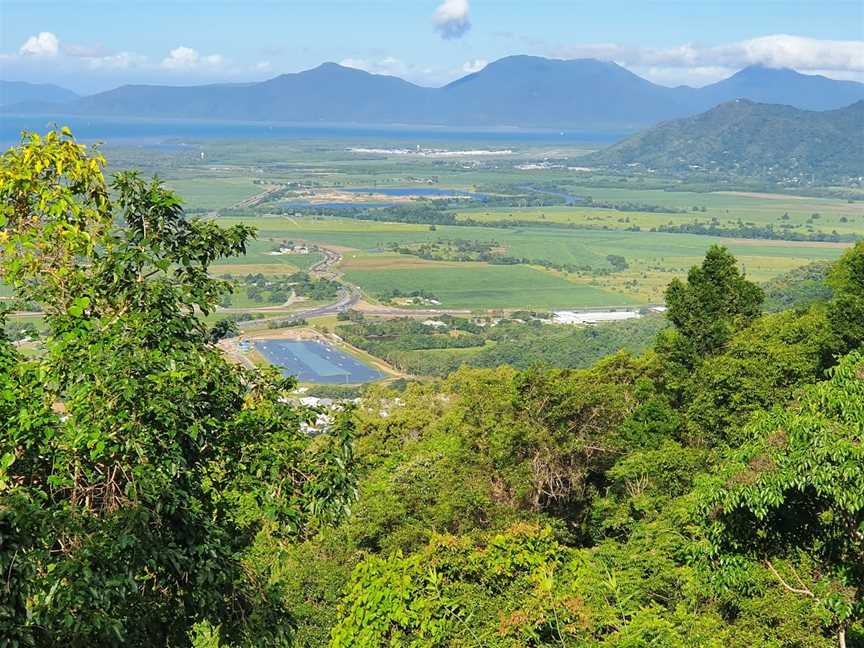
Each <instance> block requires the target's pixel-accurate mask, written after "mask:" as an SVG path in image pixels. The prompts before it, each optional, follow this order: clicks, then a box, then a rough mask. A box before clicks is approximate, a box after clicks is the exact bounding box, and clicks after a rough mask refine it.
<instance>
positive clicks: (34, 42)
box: [18, 32, 60, 56]
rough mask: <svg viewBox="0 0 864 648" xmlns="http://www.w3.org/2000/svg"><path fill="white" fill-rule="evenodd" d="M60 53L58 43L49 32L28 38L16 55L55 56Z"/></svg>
mask: <svg viewBox="0 0 864 648" xmlns="http://www.w3.org/2000/svg"><path fill="white" fill-rule="evenodd" d="M59 51H60V41H59V40H57V37H56V36H55V35H54V34H52V33H51V32H40V33H39V35H38V36H31V37H30V38H28V39H27V40H26V41H25V42H24V44H23V45H22V46H21V48H20V49H19V50H18V53H19V54H21V56H57V53H58V52H59Z"/></svg>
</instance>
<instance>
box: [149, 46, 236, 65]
mask: <svg viewBox="0 0 864 648" xmlns="http://www.w3.org/2000/svg"><path fill="white" fill-rule="evenodd" d="M224 64H225V59H224V58H223V56H222V55H221V54H208V55H207V56H201V54H199V53H198V50H195V49H192V48H191V47H186V46H185V45H181V46H180V47H176V48H174V49H173V50H171V51H170V52H169V53H168V56H167V57H166V58H165V59H163V60H162V67H163V68H165V69H167V70H194V69H198V68H202V67H211V68H218V67H222V66H223V65H224Z"/></svg>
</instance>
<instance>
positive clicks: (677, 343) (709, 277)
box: [658, 245, 764, 382]
mask: <svg viewBox="0 0 864 648" xmlns="http://www.w3.org/2000/svg"><path fill="white" fill-rule="evenodd" d="M763 299H764V294H763V292H762V289H761V288H759V286H757V285H756V284H754V283H753V282H751V281H748V280H747V279H746V278H745V277H744V275H743V273H742V272H741V271H740V270H738V267H737V262H736V260H735V257H734V256H732V255H731V254H730V253H729V251H728V250H727V249H726V248H724V247H721V246H719V245H712V246H711V247H710V248H709V250H708V252H707V254H706V255H705V259H704V260H703V261H702V264H701V265H699V266H693V267H692V268H690V272H689V273H688V274H687V281H686V282H684V281H681V280H680V279H677V278H676V279H673V280H672V282H671V283H670V284H669V287H668V288H667V289H666V306H667V308H668V310H667V312H666V316H667V318H668V319H669V321H670V322H672V324H673V325H674V327H675V328H674V329H673V330H671V331H668V332H665V333H664V334H663V335H662V336H661V339H660V344H659V345H658V347H659V350H660V351H661V352H662V353H663V354H664V356H665V358H666V360H667V362H669V363H670V367H669V373H670V376H672V378H673V382H680V381H682V380H686V378H687V376H688V375H689V372H690V371H691V370H692V369H693V368H694V367H696V366H698V365H699V363H700V362H701V361H702V360H703V359H704V358H706V357H709V356H712V355H715V354H717V353H719V352H721V351H722V350H723V348H724V347H725V345H726V344H727V342H728V341H729V340H730V339H731V337H732V336H733V335H734V334H735V332H736V331H739V330H741V329H742V328H744V327H745V326H746V325H747V324H749V323H750V322H751V321H753V320H754V319H755V318H756V317H758V316H759V315H760V313H761V305H762V301H763Z"/></svg>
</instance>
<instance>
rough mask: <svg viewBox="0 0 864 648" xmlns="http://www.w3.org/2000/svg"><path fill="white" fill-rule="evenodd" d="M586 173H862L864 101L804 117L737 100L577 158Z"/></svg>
mask: <svg viewBox="0 0 864 648" xmlns="http://www.w3.org/2000/svg"><path fill="white" fill-rule="evenodd" d="M583 161H584V162H586V163H589V164H592V165H604V166H610V167H624V166H627V167H630V168H632V167H643V168H645V169H656V170H663V171H689V172H693V171H696V172H698V171H700V170H701V171H711V172H721V173H726V174H736V175H755V176H761V177H772V178H787V179H788V178H795V177H806V178H807V179H809V178H810V177H811V176H813V175H815V176H816V177H818V178H823V179H825V178H838V177H855V176H859V175H861V174H862V173H864V101H858V102H856V103H854V104H852V105H851V106H847V107H845V108H841V109H838V110H830V111H824V112H816V111H806V110H799V109H797V108H793V107H791V106H781V105H775V104H761V103H754V102H752V101H748V100H746V99H737V100H735V101H730V102H727V103H724V104H721V105H719V106H717V107H716V108H713V109H711V110H709V111H708V112H705V113H702V114H700V115H696V116H694V117H687V118H684V119H678V120H675V121H670V122H666V123H663V124H660V125H658V126H655V127H654V128H650V129H648V130H645V131H643V132H641V133H638V134H636V135H634V136H632V137H630V138H628V139H626V140H624V141H623V142H619V143H618V144H615V145H613V146H610V147H609V148H606V149H604V150H601V151H598V152H596V153H592V154H591V155H588V156H586V157H585V158H583Z"/></svg>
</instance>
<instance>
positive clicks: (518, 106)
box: [3, 56, 864, 132]
mask: <svg viewBox="0 0 864 648" xmlns="http://www.w3.org/2000/svg"><path fill="white" fill-rule="evenodd" d="M10 96H12V95H11V94H10ZM19 96H20V95H19ZM737 98H746V99H750V100H752V101H757V102H767V103H780V104H787V105H790V106H793V107H796V108H800V109H806V110H830V109H835V108H840V107H842V106H846V105H849V104H851V103H853V102H855V101H858V100H861V99H864V84H862V83H857V82H853V81H838V80H834V79H828V78H826V77H823V76H817V75H805V74H800V73H798V72H795V71H793V70H788V69H772V68H766V67H760V66H752V67H748V68H744V69H743V70H741V71H739V72H737V73H736V74H734V75H732V76H731V77H729V78H728V79H724V80H723V81H720V82H718V83H714V84H711V85H708V86H705V87H702V88H692V87H689V86H679V87H675V88H670V87H667V86H661V85H657V84H655V83H652V82H650V81H648V80H646V79H643V78H642V77H639V76H638V75H636V74H634V73H632V72H630V71H629V70H626V69H625V68H623V67H621V66H619V65H617V64H615V63H610V62H603V61H598V60H594V59H575V60H558V59H546V58H541V57H534V56H510V57H506V58H503V59H500V60H498V61H495V62H494V63H491V64H489V65H488V66H486V67H485V68H484V69H482V70H480V71H479V72H475V73H473V74H469V75H467V76H465V77H462V78H460V79H458V80H456V81H453V82H452V83H450V84H448V85H445V86H443V87H441V88H427V87H422V86H418V85H415V84H413V83H409V82H408V81H405V80H403V79H400V78H397V77H393V76H386V75H377V74H370V73H368V72H364V71H362V70H357V69H354V68H347V67H344V66H341V65H338V64H336V63H324V64H322V65H320V66H318V67H316V68H314V69H311V70H306V71H304V72H298V73H292V74H283V75H280V76H277V77H275V78H273V79H269V80H267V81H263V82H258V83H238V84H213V85H201V86H185V87H177V86H158V85H125V86H121V87H119V88H116V89H113V90H109V91H107V92H101V93H98V94H94V95H90V96H86V97H81V98H75V97H72V98H71V99H70V98H68V97H67V98H58V97H56V96H55V95H52V94H51V93H50V92H47V91H46V92H44V93H41V94H40V93H33V94H32V95H31V96H29V97H27V96H25V97H23V98H21V99H19V102H11V101H5V102H4V103H11V104H13V105H6V106H5V107H4V108H3V110H4V111H5V112H19V113H20V112H25V113H26V112H31V113H36V112H40V113H45V114H47V113H56V114H64V115H66V114H76V115H89V116H111V117H149V118H173V119H219V120H242V121H279V122H303V123H328V124H336V123H341V124H406V125H425V126H431V125H440V126H452V127H521V128H552V129H579V130H607V131H618V132H620V131H631V130H636V129H638V128H642V127H645V126H651V125H654V124H656V123H658V122H660V121H664V120H670V119H675V118H678V117H685V116H688V115H693V114H696V113H699V112H702V111H705V110H708V109H710V108H712V107H714V106H716V105H717V104H718V103H722V102H725V101H729V100H733V99H737Z"/></svg>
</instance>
